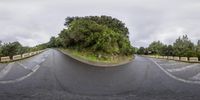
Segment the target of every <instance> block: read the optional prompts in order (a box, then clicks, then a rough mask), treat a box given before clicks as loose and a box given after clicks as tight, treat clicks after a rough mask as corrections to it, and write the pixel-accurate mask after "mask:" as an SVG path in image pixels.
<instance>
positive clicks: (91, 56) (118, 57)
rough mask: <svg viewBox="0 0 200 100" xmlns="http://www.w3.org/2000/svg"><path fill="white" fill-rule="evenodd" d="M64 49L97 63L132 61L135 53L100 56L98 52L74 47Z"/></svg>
mask: <svg viewBox="0 0 200 100" xmlns="http://www.w3.org/2000/svg"><path fill="white" fill-rule="evenodd" d="M61 50H62V51H65V52H68V53H69V54H71V55H73V56H75V57H78V58H81V59H84V60H87V61H90V62H97V63H110V64H118V63H122V62H125V61H130V60H132V59H133V55H130V56H124V55H115V56H112V55H104V56H102V57H98V56H97V54H96V53H95V54H94V53H93V52H89V51H77V50H74V49H61Z"/></svg>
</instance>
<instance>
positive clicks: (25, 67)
mask: <svg viewBox="0 0 200 100" xmlns="http://www.w3.org/2000/svg"><path fill="white" fill-rule="evenodd" d="M17 64H19V65H20V66H21V67H23V68H24V69H29V68H28V67H27V66H25V65H23V64H22V63H19V62H17Z"/></svg>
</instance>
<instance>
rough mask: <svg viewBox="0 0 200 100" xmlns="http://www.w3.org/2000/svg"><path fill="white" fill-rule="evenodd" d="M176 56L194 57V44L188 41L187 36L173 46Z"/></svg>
mask: <svg viewBox="0 0 200 100" xmlns="http://www.w3.org/2000/svg"><path fill="white" fill-rule="evenodd" d="M173 46H174V55H175V56H187V57H189V56H192V55H195V54H193V53H194V44H193V43H192V42H191V41H190V40H189V39H188V37H187V35H184V36H182V37H179V38H178V39H177V40H176V41H175V42H174V44H173Z"/></svg>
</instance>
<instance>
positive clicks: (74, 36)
mask: <svg viewBox="0 0 200 100" xmlns="http://www.w3.org/2000/svg"><path fill="white" fill-rule="evenodd" d="M64 25H65V26H66V28H65V29H63V30H62V31H61V32H60V34H59V37H56V38H55V37H52V38H51V39H50V42H49V43H48V46H49V47H61V48H68V49H72V50H75V51H79V52H82V51H85V52H92V53H93V55H95V57H98V58H99V59H101V58H106V57H107V56H117V55H121V56H129V55H133V53H134V48H133V47H132V46H131V44H130V41H129V37H128V35H129V32H128V29H127V27H125V24H124V23H122V22H121V21H120V20H118V19H116V18H112V17H110V16H100V17H99V16H87V17H67V18H66V20H65V24H64Z"/></svg>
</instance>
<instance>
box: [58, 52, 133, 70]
mask: <svg viewBox="0 0 200 100" xmlns="http://www.w3.org/2000/svg"><path fill="white" fill-rule="evenodd" d="M56 50H57V51H59V52H61V53H63V54H64V55H67V56H69V57H70V58H72V59H75V60H77V61H79V62H81V63H84V64H88V65H92V66H95V67H116V66H121V65H125V64H128V63H130V62H132V61H133V59H134V57H133V59H131V60H127V61H124V62H122V63H118V64H111V63H100V62H93V61H87V60H84V59H82V58H79V57H76V56H74V55H71V54H70V53H68V52H66V51H65V52H64V51H62V50H60V49H56Z"/></svg>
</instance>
